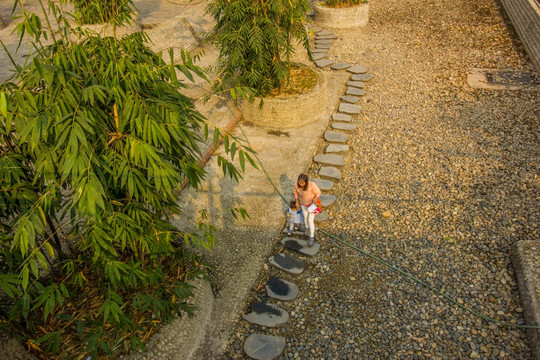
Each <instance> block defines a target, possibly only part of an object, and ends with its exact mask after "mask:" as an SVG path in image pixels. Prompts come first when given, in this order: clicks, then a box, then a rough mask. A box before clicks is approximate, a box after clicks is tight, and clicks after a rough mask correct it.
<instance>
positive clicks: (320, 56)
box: [313, 53, 328, 61]
mask: <svg viewBox="0 0 540 360" xmlns="http://www.w3.org/2000/svg"><path fill="white" fill-rule="evenodd" d="M327 56H328V54H327V53H319V54H313V61H317V60H321V59H326V57H327Z"/></svg>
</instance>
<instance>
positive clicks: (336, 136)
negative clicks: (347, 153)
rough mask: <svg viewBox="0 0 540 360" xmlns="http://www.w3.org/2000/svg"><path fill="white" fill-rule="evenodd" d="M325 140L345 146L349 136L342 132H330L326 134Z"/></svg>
mask: <svg viewBox="0 0 540 360" xmlns="http://www.w3.org/2000/svg"><path fill="white" fill-rule="evenodd" d="M324 140H326V141H328V142H331V143H340V144H344V143H346V142H347V140H349V136H347V135H345V134H343V133H340V132H336V131H331V130H328V131H326V132H325V133H324Z"/></svg>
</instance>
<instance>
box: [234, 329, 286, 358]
mask: <svg viewBox="0 0 540 360" xmlns="http://www.w3.org/2000/svg"><path fill="white" fill-rule="evenodd" d="M283 350H285V338H284V337H282V336H273V335H263V334H251V335H249V336H248V338H247V339H246V341H244V351H245V353H246V355H247V356H249V357H250V358H252V359H255V360H273V359H275V358H277V357H278V356H280V355H281V354H282V353H283Z"/></svg>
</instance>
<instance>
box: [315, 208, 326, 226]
mask: <svg viewBox="0 0 540 360" xmlns="http://www.w3.org/2000/svg"><path fill="white" fill-rule="evenodd" d="M329 217H330V216H329V215H328V212H326V211H321V212H320V213H318V214H317V215H315V222H316V223H320V222H323V221H327V220H328V218H329Z"/></svg>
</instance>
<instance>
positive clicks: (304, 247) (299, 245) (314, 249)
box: [281, 200, 322, 256]
mask: <svg viewBox="0 0 540 360" xmlns="http://www.w3.org/2000/svg"><path fill="white" fill-rule="evenodd" d="M321 204H322V200H321ZM281 243H282V244H283V246H285V247H286V248H287V249H291V250H294V251H298V252H299V253H301V254H304V255H307V256H314V255H317V253H318V252H319V249H320V248H321V244H319V243H318V242H314V243H313V246H311V247H309V246H308V241H307V240H300V239H295V238H290V237H286V238H284V239H281Z"/></svg>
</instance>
